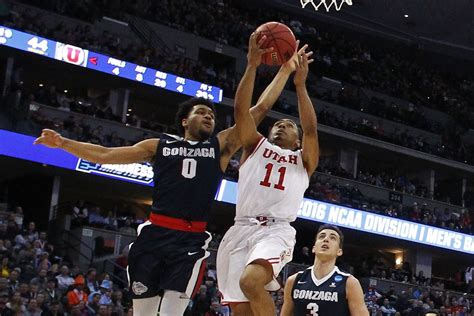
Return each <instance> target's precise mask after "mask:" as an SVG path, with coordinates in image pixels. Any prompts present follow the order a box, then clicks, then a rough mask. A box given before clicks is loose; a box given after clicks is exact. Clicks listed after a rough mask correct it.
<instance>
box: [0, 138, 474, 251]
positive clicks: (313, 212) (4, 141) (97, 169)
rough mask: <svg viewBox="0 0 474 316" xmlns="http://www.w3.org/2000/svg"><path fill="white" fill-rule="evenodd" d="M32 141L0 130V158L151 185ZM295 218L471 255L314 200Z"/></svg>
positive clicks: (226, 187)
mask: <svg viewBox="0 0 474 316" xmlns="http://www.w3.org/2000/svg"><path fill="white" fill-rule="evenodd" d="M34 139H35V138H34V137H31V136H26V135H22V134H17V133H13V132H10V131H5V130H0V156H2V155H4V156H8V157H13V158H18V159H24V160H29V161H34V162H37V163H40V164H44V165H51V166H56V167H60V168H65V169H69V170H74V171H78V172H83V173H89V174H93V175H99V176H103V177H107V178H112V179H115V180H122V181H127V182H132V183H136V184H141V185H147V186H153V169H152V166H151V165H150V164H148V163H144V164H138V163H135V164H127V165H117V164H115V165H108V164H104V165H100V164H96V163H91V162H88V161H85V160H82V159H78V158H76V157H74V156H73V155H71V154H69V153H67V152H65V151H63V150H54V149H50V148H47V147H45V146H41V145H33V141H34ZM215 199H216V200H218V201H222V202H226V203H231V204H235V203H236V200H237V183H236V182H234V181H229V180H222V182H221V185H220V187H219V190H218V192H217V194H216V197H215ZM298 217H299V218H301V219H306V220H310V221H315V222H320V223H330V224H334V225H338V226H340V227H345V228H349V229H355V230H359V231H362V232H366V233H371V234H377V235H382V236H386V237H391V238H395V239H402V240H407V241H411V242H414V243H419V244H424V245H428V246H433V247H440V248H445V249H449V250H453V251H457V252H462V253H467V254H474V236H470V235H467V234H462V233H458V232H455V231H450V230H447V229H442V228H437V227H432V226H428V225H423V224H418V223H415V222H410V221H406V220H402V219H398V218H393V217H388V216H384V215H379V214H375V213H370V212H365V211H361V210H356V209H352V208H347V207H343V206H340V205H335V204H331V203H326V202H321V201H317V200H312V199H304V201H303V202H302V203H301V205H300V209H299V210H298Z"/></svg>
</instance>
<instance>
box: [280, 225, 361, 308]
mask: <svg viewBox="0 0 474 316" xmlns="http://www.w3.org/2000/svg"><path fill="white" fill-rule="evenodd" d="M343 243H344V235H343V234H342V232H341V230H340V229H339V228H338V227H336V226H333V225H321V226H320V227H319V229H318V232H317V234H316V239H315V242H314V246H313V253H314V254H315V258H314V265H313V266H311V267H309V268H308V269H306V270H304V271H300V272H297V273H296V274H294V275H292V276H290V277H289V278H288V280H287V281H286V284H285V297H284V301H283V307H282V310H281V316H293V315H319V316H333V315H337V316H349V315H351V316H368V315H369V311H368V310H367V307H366V306H365V303H364V293H363V292H362V288H361V286H360V283H359V281H358V280H357V279H356V278H355V277H353V276H352V275H351V274H349V273H344V272H341V271H340V270H339V269H338V267H337V266H336V259H337V258H338V257H340V256H341V255H342V246H343Z"/></svg>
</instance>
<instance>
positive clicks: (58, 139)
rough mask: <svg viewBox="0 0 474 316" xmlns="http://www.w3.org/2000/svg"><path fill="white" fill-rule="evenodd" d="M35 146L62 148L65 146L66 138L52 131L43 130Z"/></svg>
mask: <svg viewBox="0 0 474 316" xmlns="http://www.w3.org/2000/svg"><path fill="white" fill-rule="evenodd" d="M33 144H35V145H38V144H41V145H45V146H47V147H50V148H60V147H61V146H62V145H63V144H64V138H63V137H62V136H61V134H59V133H58V132H55V131H53V130H52V129H43V130H42V131H41V136H40V137H38V138H37V139H35V141H34V142H33Z"/></svg>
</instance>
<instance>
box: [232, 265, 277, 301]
mask: <svg viewBox="0 0 474 316" xmlns="http://www.w3.org/2000/svg"><path fill="white" fill-rule="evenodd" d="M267 274H268V273H267V271H266V268H265V267H263V266H260V265H258V264H253V265H249V266H248V267H247V268H246V269H245V271H244V273H243V274H242V276H241V277H240V280H239V285H240V289H241V290H242V292H243V293H244V294H245V296H247V297H248V298H249V299H250V298H252V297H253V296H255V295H257V294H258V293H259V292H260V291H262V290H264V287H265V284H267V283H268V282H270V281H268V280H267V278H268V277H267Z"/></svg>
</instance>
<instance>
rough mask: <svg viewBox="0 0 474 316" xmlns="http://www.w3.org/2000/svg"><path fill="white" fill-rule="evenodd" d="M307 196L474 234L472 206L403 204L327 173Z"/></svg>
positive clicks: (315, 179)
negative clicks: (457, 208)
mask: <svg viewBox="0 0 474 316" xmlns="http://www.w3.org/2000/svg"><path fill="white" fill-rule="evenodd" d="M306 196H308V197H311V198H314V199H316V200H320V201H325V202H329V203H334V204H338V205H343V206H347V207H351V208H355V209H362V210H366V211H369V212H374V213H379V214H383V215H387V216H390V217H397V218H402V219H406V220H409V221H414V222H418V223H423V224H426V225H431V226H436V227H442V228H446V229H450V230H454V231H459V232H463V233H466V234H473V233H474V229H473V222H472V216H471V214H470V213H469V210H468V209H462V210H461V212H455V211H454V210H450V209H449V208H445V209H444V210H442V209H441V208H438V207H435V208H430V207H428V206H427V204H426V203H423V204H422V205H419V204H418V203H417V202H414V203H413V204H412V205H410V206H404V205H403V204H401V203H396V202H390V201H387V200H378V199H374V198H370V197H367V196H364V195H363V194H362V193H361V192H360V190H359V188H358V187H357V186H349V185H340V184H338V183H337V181H335V180H330V179H327V178H325V177H324V175H323V174H318V173H316V174H314V175H313V177H312V178H311V181H310V186H309V188H308V190H307V191H306Z"/></svg>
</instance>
